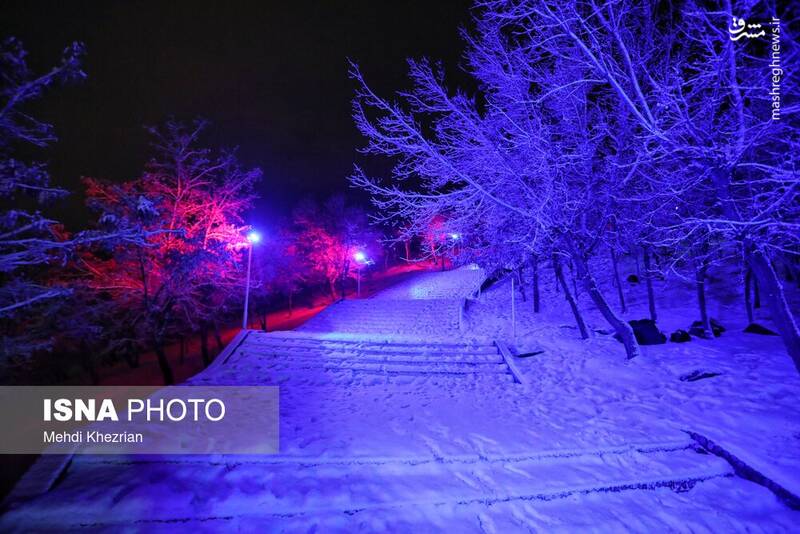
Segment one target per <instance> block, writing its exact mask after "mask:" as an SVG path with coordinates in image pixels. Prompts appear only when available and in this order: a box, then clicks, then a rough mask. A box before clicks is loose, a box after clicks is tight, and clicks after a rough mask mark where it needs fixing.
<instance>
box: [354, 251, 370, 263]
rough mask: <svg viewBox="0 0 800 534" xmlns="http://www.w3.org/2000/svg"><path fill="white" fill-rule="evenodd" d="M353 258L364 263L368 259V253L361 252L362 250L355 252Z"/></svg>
mask: <svg viewBox="0 0 800 534" xmlns="http://www.w3.org/2000/svg"><path fill="white" fill-rule="evenodd" d="M353 259H354V260H356V261H357V262H358V263H364V262H365V261H367V255H366V254H364V253H363V252H361V251H360V250H359V251H358V252H356V253H355V254H353Z"/></svg>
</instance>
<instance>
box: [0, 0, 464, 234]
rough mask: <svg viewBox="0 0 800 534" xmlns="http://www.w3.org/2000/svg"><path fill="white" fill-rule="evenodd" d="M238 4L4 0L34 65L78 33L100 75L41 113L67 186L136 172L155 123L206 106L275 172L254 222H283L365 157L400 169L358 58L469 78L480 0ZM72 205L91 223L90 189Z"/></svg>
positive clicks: (215, 129)
mask: <svg viewBox="0 0 800 534" xmlns="http://www.w3.org/2000/svg"><path fill="white" fill-rule="evenodd" d="M232 4H233V3H232V2H184V1H180V2H176V1H172V0H170V1H150V2H122V1H118V2H100V1H89V2H79V1H73V0H71V1H69V2H38V1H31V0H27V1H24V0H23V1H4V2H3V4H2V7H0V36H2V37H3V38H5V37H6V36H16V37H17V38H19V39H21V40H22V41H23V43H24V45H25V47H26V49H27V50H28V52H29V60H30V64H31V65H33V66H34V67H38V68H46V67H49V66H52V65H53V64H54V63H55V62H56V61H57V59H58V57H59V55H60V52H61V51H62V50H63V48H64V47H65V46H66V45H67V44H68V43H69V42H71V41H82V42H84V43H85V44H86V46H87V56H86V61H85V68H84V70H85V71H86V72H87V74H88V79H87V80H86V81H85V82H84V83H82V84H79V85H76V86H73V87H69V88H60V89H57V90H55V91H53V92H51V93H50V94H49V95H48V96H47V97H46V98H45V99H44V100H43V101H42V103H41V104H40V105H38V106H37V107H36V109H35V111H36V113H37V114H38V116H39V117H41V118H44V119H46V120H48V121H50V122H52V123H54V125H55V127H56V130H57V133H58V135H59V137H60V141H59V142H58V143H57V144H56V145H54V146H52V147H50V148H49V149H47V151H46V152H45V153H44V154H43V159H45V160H46V161H48V162H49V165H50V169H51V173H52V175H53V179H54V181H55V182H56V183H57V184H59V185H62V186H66V187H68V188H70V189H72V190H76V189H79V187H78V184H79V179H80V177H81V176H93V177H97V178H104V179H109V180H114V181H122V180H128V179H131V178H134V177H136V176H137V175H138V174H139V173H141V170H142V168H143V164H144V163H145V161H146V159H147V158H148V157H149V152H148V149H147V137H146V135H145V132H144V131H143V129H142V125H144V124H156V123H159V122H161V121H163V120H164V119H165V118H167V117H169V116H174V117H176V118H180V119H188V118H192V117H195V116H202V117H205V118H207V119H209V120H210V121H211V123H212V124H211V128H210V129H209V134H210V135H208V136H207V137H206V141H207V142H208V143H209V144H214V145H218V146H238V147H239V156H240V159H241V160H242V162H243V163H244V164H245V165H247V166H259V167H261V168H262V169H263V171H264V181H263V183H262V184H261V191H260V192H261V196H262V200H261V201H260V203H259V205H258V209H257V212H256V213H254V214H253V218H254V220H255V221H258V220H259V219H270V218H274V217H277V216H280V215H285V214H287V213H288V211H289V210H290V209H291V206H292V204H293V203H294V202H295V201H296V200H298V199H299V198H300V197H302V196H304V195H307V194H309V193H313V194H316V195H318V196H324V195H327V194H329V193H331V192H333V191H345V190H347V188H348V185H347V181H346V177H347V175H348V174H350V172H351V171H352V168H353V162H354V161H355V162H359V163H361V164H364V163H366V166H367V169H368V170H369V171H370V172H372V173H386V172H388V169H389V165H388V162H385V161H384V162H382V161H380V160H376V159H375V158H366V161H365V157H364V156H361V155H359V154H358V153H357V149H358V148H359V147H361V146H363V145H364V140H363V138H362V137H361V136H360V134H359V133H358V131H357V130H356V128H355V126H354V125H353V121H352V119H351V116H350V105H351V99H352V97H353V89H354V84H353V82H352V81H351V80H349V79H348V77H347V65H346V59H347V58H348V57H349V58H352V59H353V60H355V61H356V62H358V63H359V64H360V66H361V68H362V71H363V72H364V74H365V76H366V78H367V81H368V82H369V83H370V84H371V85H372V86H373V87H374V88H375V89H376V90H378V91H379V92H381V93H382V94H388V92H390V91H394V90H397V89H402V88H405V87H408V81H407V77H406V74H407V68H406V62H405V58H406V57H409V56H412V57H421V56H427V57H431V58H435V59H440V60H442V61H443V62H444V65H445V67H446V68H447V71H448V78H449V79H450V80H452V81H453V83H454V84H458V85H462V86H463V85H464V84H465V83H468V82H466V80H465V78H464V76H463V74H461V73H460V72H459V71H458V66H459V65H460V64H461V63H462V60H461V50H462V49H463V43H462V42H461V41H460V38H459V34H458V33H459V32H458V30H459V28H460V27H464V26H465V25H467V24H468V23H469V10H470V4H471V2H469V1H467V0H451V1H447V2H444V1H441V2H431V1H424V0H423V1H413V2H390V1H383V2H382V1H378V0H370V1H347V2H345V1H341V2H340V1H328V2H324V1H318V2H300V1H293V2H269V1H263V2H237V3H235V5H232ZM350 192H351V194H354V195H357V193H355V192H352V190H350ZM67 205H68V206H69V208H68V209H67V210H65V212H64V211H62V212H61V213H62V215H61V217H60V218H61V219H62V220H65V221H66V222H67V223H68V224H69V226H81V225H82V224H85V216H86V214H85V212H84V210H83V209H82V208H81V206H82V199H81V198H80V195H79V194H78V195H76V194H73V198H72V200H70V201H69V203H68V204H67ZM264 222H266V221H264ZM262 224H263V222H262Z"/></svg>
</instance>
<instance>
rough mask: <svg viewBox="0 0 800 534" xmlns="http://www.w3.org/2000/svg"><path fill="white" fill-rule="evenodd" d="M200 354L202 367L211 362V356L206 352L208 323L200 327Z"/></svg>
mask: <svg viewBox="0 0 800 534" xmlns="http://www.w3.org/2000/svg"><path fill="white" fill-rule="evenodd" d="M200 354H201V355H202V356H203V367H208V366H209V365H210V364H211V356H210V355H209V353H208V325H206V324H204V325H203V326H201V327H200Z"/></svg>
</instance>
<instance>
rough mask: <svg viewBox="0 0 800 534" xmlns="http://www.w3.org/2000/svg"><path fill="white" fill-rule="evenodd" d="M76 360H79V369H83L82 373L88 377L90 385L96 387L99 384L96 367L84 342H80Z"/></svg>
mask: <svg viewBox="0 0 800 534" xmlns="http://www.w3.org/2000/svg"><path fill="white" fill-rule="evenodd" d="M78 358H79V359H80V362H81V367H83V369H84V371H86V373H87V374H88V375H89V379H90V380H91V381H92V385H95V386H96V385H97V384H99V383H100V377H99V376H98V375H97V366H96V365H95V361H94V358H93V357H92V353H91V351H90V350H89V345H88V344H87V343H86V341H81V342H80V354H79V355H78Z"/></svg>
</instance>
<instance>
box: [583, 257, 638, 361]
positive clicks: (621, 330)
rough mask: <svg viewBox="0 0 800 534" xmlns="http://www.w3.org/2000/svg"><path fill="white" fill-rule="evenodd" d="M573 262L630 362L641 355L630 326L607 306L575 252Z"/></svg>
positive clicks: (584, 263)
mask: <svg viewBox="0 0 800 534" xmlns="http://www.w3.org/2000/svg"><path fill="white" fill-rule="evenodd" d="M573 260H574V261H575V267H576V268H577V270H578V276H579V277H580V279H581V281H582V282H583V287H584V289H585V290H586V292H587V293H589V297H590V298H591V299H592V302H594V305H595V306H597V309H598V310H600V313H602V314H603V317H604V318H605V319H606V321H608V324H610V325H611V327H612V328H613V329H614V331H615V332H616V334H617V336H619V339H620V340H622V344H623V345H624V346H625V354H626V355H627V357H628V359H629V360H630V359H631V358H635V357H637V356H639V355H640V354H641V351H640V349H639V343H637V341H636V336H634V335H633V328H631V325H629V324H628V323H627V322H625V321H623V320H622V319H620V318H619V317H618V316H617V314H616V313H614V310H612V309H611V306H609V305H608V301H606V299H605V297H604V296H603V294H602V293H601V292H600V288H599V287H597V281H595V279H594V277H593V276H592V274H591V273H590V272H589V266H588V265H587V264H586V261H585V260H584V259H583V257H582V256H581V255H580V253H577V252H575V253H574V257H573Z"/></svg>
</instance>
